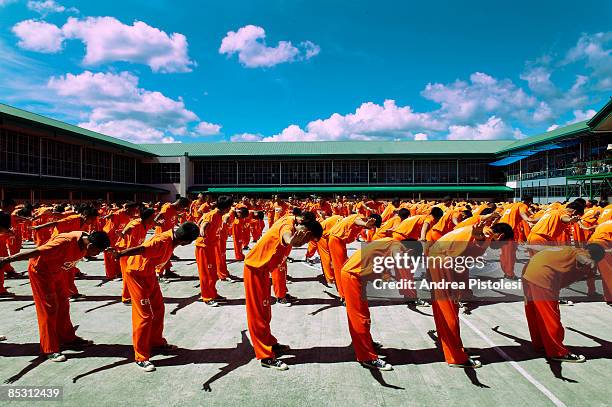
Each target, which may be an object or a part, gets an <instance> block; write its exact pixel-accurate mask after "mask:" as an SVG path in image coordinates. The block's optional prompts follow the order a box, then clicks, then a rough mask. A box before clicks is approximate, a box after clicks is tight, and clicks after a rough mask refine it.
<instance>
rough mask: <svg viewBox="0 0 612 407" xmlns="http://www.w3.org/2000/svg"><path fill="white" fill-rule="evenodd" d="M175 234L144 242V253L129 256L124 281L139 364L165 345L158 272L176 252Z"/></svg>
mask: <svg viewBox="0 0 612 407" xmlns="http://www.w3.org/2000/svg"><path fill="white" fill-rule="evenodd" d="M173 237H174V231H173V230H172V229H170V230H167V231H165V232H162V233H159V234H157V235H155V236H153V237H152V238H151V239H149V240H147V241H146V242H144V243H143V246H144V248H145V249H144V252H143V253H142V254H139V255H136V256H130V257H129V258H128V261H127V266H126V273H125V281H126V283H127V288H128V290H129V292H130V295H131V296H132V342H133V343H134V354H135V359H136V361H137V362H142V361H145V360H149V358H150V357H151V349H152V348H154V347H156V346H162V345H165V344H166V343H167V342H166V340H165V339H164V337H163V331H164V312H165V307H164V298H163V296H162V293H161V289H160V288H159V282H158V280H157V275H156V273H157V272H159V271H158V270H159V269H163V268H164V266H165V264H166V263H167V262H168V261H169V260H170V257H171V256H172V252H173V251H174V242H173Z"/></svg>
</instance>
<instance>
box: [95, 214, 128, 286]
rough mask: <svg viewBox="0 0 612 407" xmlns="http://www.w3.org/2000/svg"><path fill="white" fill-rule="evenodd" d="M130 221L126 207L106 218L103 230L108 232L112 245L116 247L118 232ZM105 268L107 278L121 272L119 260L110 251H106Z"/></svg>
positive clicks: (111, 277)
mask: <svg viewBox="0 0 612 407" xmlns="http://www.w3.org/2000/svg"><path fill="white" fill-rule="evenodd" d="M129 221H130V218H129V216H128V215H127V211H126V210H125V209H120V210H118V211H115V212H113V213H112V214H111V216H110V217H109V218H108V219H106V222H105V224H104V227H103V228H102V230H103V231H105V232H106V234H107V235H108V237H109V239H110V244H111V245H110V247H112V248H116V245H117V240H118V236H117V233H118V232H120V231H122V230H123V228H125V226H126V225H127V224H128V222H129ZM104 270H105V272H106V278H108V279H113V278H115V277H117V275H120V274H121V267H120V265H119V261H117V260H115V258H114V257H113V255H112V253H111V252H109V251H105V252H104Z"/></svg>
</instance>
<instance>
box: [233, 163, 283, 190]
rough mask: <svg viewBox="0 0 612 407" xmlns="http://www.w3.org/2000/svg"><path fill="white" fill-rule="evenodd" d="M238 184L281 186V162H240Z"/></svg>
mask: <svg viewBox="0 0 612 407" xmlns="http://www.w3.org/2000/svg"><path fill="white" fill-rule="evenodd" d="M238 183H239V184H247V185H273V184H280V161H238Z"/></svg>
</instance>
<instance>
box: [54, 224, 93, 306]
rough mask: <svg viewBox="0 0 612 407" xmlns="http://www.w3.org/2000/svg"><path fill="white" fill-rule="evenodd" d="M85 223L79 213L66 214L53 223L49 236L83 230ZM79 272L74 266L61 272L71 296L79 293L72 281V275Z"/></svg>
mask: <svg viewBox="0 0 612 407" xmlns="http://www.w3.org/2000/svg"><path fill="white" fill-rule="evenodd" d="M86 227H87V225H84V224H83V222H82V218H81V216H80V215H77V214H74V215H68V216H66V217H65V218H64V219H60V220H59V221H57V223H56V225H55V229H54V230H53V233H52V234H51V238H54V237H55V236H57V235H59V234H60V233H67V232H73V231H77V230H79V231H84V230H85V228H86ZM78 272H79V269H78V268H77V267H76V266H75V267H73V268H72V269H71V270H70V271H69V272H68V273H63V274H62V276H63V277H64V280H65V283H66V286H67V288H68V293H69V294H70V295H71V296H73V295H77V294H78V293H79V290H78V288H77V286H76V284H75V283H74V275H75V274H76V273H78Z"/></svg>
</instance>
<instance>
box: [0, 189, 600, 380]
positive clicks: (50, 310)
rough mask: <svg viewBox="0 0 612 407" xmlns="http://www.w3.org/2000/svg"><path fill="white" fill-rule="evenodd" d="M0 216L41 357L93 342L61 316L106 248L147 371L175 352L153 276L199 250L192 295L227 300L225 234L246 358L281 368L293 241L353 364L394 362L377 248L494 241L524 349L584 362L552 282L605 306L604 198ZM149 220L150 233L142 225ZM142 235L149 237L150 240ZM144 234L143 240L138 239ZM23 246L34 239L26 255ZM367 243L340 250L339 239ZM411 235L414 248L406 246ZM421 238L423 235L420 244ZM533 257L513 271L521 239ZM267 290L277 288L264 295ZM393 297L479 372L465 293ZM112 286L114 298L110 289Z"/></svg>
mask: <svg viewBox="0 0 612 407" xmlns="http://www.w3.org/2000/svg"><path fill="white" fill-rule="evenodd" d="M1 209H2V210H1V211H0V296H1V297H10V296H11V295H12V294H11V293H9V292H8V291H7V290H6V288H5V287H4V279H5V276H6V277H7V278H12V277H15V276H16V275H17V274H18V273H17V272H16V271H15V270H14V268H13V267H12V266H11V263H14V262H18V261H25V260H29V264H28V270H27V273H28V276H29V280H30V285H31V287H32V294H33V299H34V303H35V306H36V313H37V317H38V324H39V334H40V346H41V352H42V353H44V354H45V355H46V356H47V358H48V359H49V360H51V361H55V362H61V361H65V360H66V357H65V355H64V354H62V353H61V349H62V348H66V347H75V346H78V347H82V346H89V345H92V344H93V342H92V341H89V340H85V339H83V338H80V337H78V336H77V335H76V334H75V330H74V327H73V325H72V322H71V319H70V300H78V299H80V298H82V297H83V295H82V294H81V293H79V290H78V286H77V284H76V283H75V278H76V279H78V278H79V277H80V276H83V273H82V272H81V271H80V270H79V269H78V267H77V263H78V262H79V261H80V260H85V261H87V259H90V258H92V257H95V256H98V255H100V254H103V256H104V268H105V274H106V278H108V279H122V281H123V290H122V292H121V294H120V295H121V298H122V302H123V303H124V304H126V305H129V306H131V307H132V332H133V338H132V339H133V346H134V353H135V361H136V363H137V365H138V366H139V367H140V368H141V369H143V370H144V371H153V370H155V367H154V365H153V364H152V363H151V362H150V358H151V355H152V354H154V353H155V352H159V351H172V350H174V349H176V347H175V346H174V345H171V344H169V343H168V342H167V341H166V340H165V339H164V335H163V327H164V298H163V295H162V292H161V290H160V286H159V283H160V281H165V280H168V279H172V278H173V277H177V274H176V273H175V272H174V271H173V270H172V260H173V258H174V253H173V252H174V249H175V248H176V247H177V246H179V245H189V244H192V243H195V244H194V247H195V249H194V250H195V259H196V264H197V271H198V275H199V281H200V297H201V298H200V301H202V302H203V303H205V304H206V305H208V306H210V307H218V306H220V305H221V306H222V305H223V304H224V302H225V301H226V298H225V297H223V296H222V295H220V294H219V292H218V291H217V282H218V281H219V280H226V281H239V280H238V279H236V278H235V276H232V275H230V273H229V271H228V267H227V264H228V259H227V257H226V253H227V250H226V243H227V241H228V239H229V237H230V236H231V240H232V242H233V243H232V245H233V259H230V260H229V261H230V262H243V265H244V275H243V283H244V289H245V304H246V318H247V324H248V329H249V333H250V337H251V343H252V345H253V348H254V351H255V356H256V358H257V359H258V360H260V361H261V365H262V366H264V367H269V368H274V369H277V370H285V369H287V368H288V367H287V365H286V364H285V363H284V362H283V361H282V360H281V359H279V358H278V356H279V355H281V354H282V353H285V352H289V351H290V348H289V347H288V346H287V345H283V344H281V343H279V341H278V340H277V339H276V338H275V337H274V336H273V335H272V332H271V329H270V321H271V318H272V311H271V304H273V303H276V304H279V305H284V306H290V305H291V304H292V302H294V301H295V298H294V297H292V296H291V295H290V294H289V293H288V290H287V271H288V267H287V262H288V259H289V260H290V261H291V260H292V258H290V257H289V256H290V254H291V251H292V248H295V247H300V246H304V245H307V250H306V255H305V258H304V259H299V260H305V261H308V262H313V258H314V257H315V255H316V254H318V257H319V259H320V265H321V271H322V275H323V278H324V279H325V281H326V283H327V284H329V285H334V286H335V287H336V289H337V292H338V295H339V302H340V303H341V304H342V305H344V306H345V307H346V312H347V321H348V328H349V332H350V335H351V338H352V344H353V347H354V350H355V355H356V359H357V361H359V362H360V363H361V364H362V365H363V366H365V367H367V368H370V369H378V370H391V369H392V366H391V365H390V364H389V363H388V362H386V361H384V360H383V359H381V358H380V357H379V356H378V353H377V350H378V348H379V347H381V346H382V345H381V344H379V343H377V342H375V341H373V339H372V336H371V334H370V312H369V307H368V301H367V298H366V296H364V287H365V285H366V284H367V283H368V281H371V280H372V279H374V278H378V277H380V275H378V274H376V273H374V272H373V259H374V258H375V257H377V256H385V255H387V256H388V255H393V254H394V253H399V252H403V253H409V254H411V255H417V256H418V255H421V253H423V252H424V253H426V254H427V255H429V256H442V257H444V258H455V257H460V256H466V255H478V254H481V253H484V252H485V251H486V250H487V249H488V248H491V249H500V250H501V251H500V255H499V263H500V268H501V270H502V272H503V275H500V276H499V277H500V278H504V279H507V280H519V279H521V281H522V287H523V290H524V295H525V315H526V319H527V323H528V327H529V332H530V335H531V340H532V343H533V347H534V349H535V350H536V351H538V352H542V353H543V354H544V355H545V356H546V357H547V358H550V359H554V360H557V361H563V362H583V361H584V360H585V358H584V356H582V355H576V354H573V353H571V352H570V351H569V350H568V349H567V348H566V347H565V346H564V345H563V336H564V329H563V326H562V324H561V318H560V311H559V305H560V303H561V304H562V303H563V300H562V299H560V298H559V294H560V290H561V289H562V288H564V287H567V286H568V285H570V284H572V283H573V282H576V281H578V280H586V281H587V286H588V291H589V292H588V294H589V295H591V296H596V295H598V294H597V293H596V286H595V277H596V275H597V274H599V275H600V276H601V280H602V286H603V298H604V300H605V302H607V304H608V305H612V257H611V256H612V254H611V253H610V249H611V247H612V244H611V241H612V205H610V204H609V203H608V202H606V201H603V200H602V201H599V202H598V201H594V200H588V201H587V200H584V199H580V198H579V199H575V200H573V201H571V202H563V203H562V202H553V203H549V204H535V203H533V202H532V199H531V198H530V197H523V199H522V200H520V201H516V202H509V201H497V202H496V201H480V202H477V201H464V200H454V199H451V198H450V197H446V198H444V199H442V200H421V201H415V200H409V199H399V198H395V199H390V200H378V199H375V198H368V197H366V196H363V197H361V198H357V197H353V198H351V199H348V198H347V197H336V198H335V199H333V200H327V199H325V198H323V197H314V196H313V197H309V198H306V199H297V198H293V197H290V198H288V199H284V197H281V196H274V197H272V198H271V199H263V198H257V199H255V198H249V197H246V196H245V197H242V198H241V199H239V200H237V201H234V200H233V199H232V197H230V196H226V195H222V196H218V197H216V198H213V197H212V196H210V195H203V194H199V195H198V196H197V198H195V199H193V200H191V201H190V200H189V199H188V198H185V197H181V198H178V199H177V200H176V201H174V202H168V203H163V204H162V203H152V202H149V203H135V202H125V203H121V204H119V203H106V202H101V201H99V202H92V203H88V204H54V205H50V204H37V205H31V204H28V203H25V204H18V205H17V204H16V203H15V202H14V201H12V200H10V199H5V200H3V201H2V208H1ZM152 229H154V232H153V233H152V234H150V233H149V232H150V231H151V230H152ZM148 235H150V236H149V237H148ZM147 237H148V238H147ZM24 241H32V242H33V243H34V244H35V245H36V248H35V249H33V250H27V251H26V250H22V246H23V242H24ZM355 241H361V242H364V243H370V242H371V244H363V245H361V246H360V249H358V250H357V251H355V252H354V253H352V254H351V255H350V256H349V250H348V249H347V246H348V245H349V244H351V243H353V242H355ZM406 242H411V244H406ZM417 242H418V244H417ZM519 243H520V244H524V245H525V247H527V248H528V251H529V256H530V260H529V262H528V263H527V264H526V265H525V266H524V267H523V268H522V273H521V274H520V277H519V276H517V274H516V273H515V269H516V267H515V264H516V262H517V251H518V244H519ZM383 277H384V278H387V279H390V278H395V279H400V278H405V279H412V278H413V275H412V273H411V270H405V269H397V270H395V273H394V274H385V275H383ZM425 278H426V279H428V280H429V281H432V282H441V281H454V280H461V279H465V278H466V277H465V275H458V274H457V273H456V271H455V270H454V269H452V268H449V267H446V266H442V265H435V266H432V267H428V269H427V270H426V276H425ZM272 294H273V295H272ZM401 294H402V295H404V296H405V298H406V301H408V302H410V303H411V304H412V305H414V306H430V302H431V307H432V310H433V316H434V322H435V327H436V331H437V337H438V340H439V343H440V346H441V348H442V351H443V354H444V358H445V360H446V362H447V363H448V364H449V366H453V367H462V368H478V367H480V366H481V363H480V361H479V360H478V359H477V358H475V357H474V356H473V355H468V353H467V352H466V350H465V348H464V346H463V343H462V340H461V336H460V329H459V325H460V320H459V310H460V307H461V306H462V305H464V304H465V303H468V302H469V295H468V294H466V292H465V290H454V289H452V288H439V289H432V290H431V299H427V300H429V301H430V302H428V301H426V299H424V298H417V294H416V290H411V289H407V290H403V291H401ZM118 295H119V293H118Z"/></svg>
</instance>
